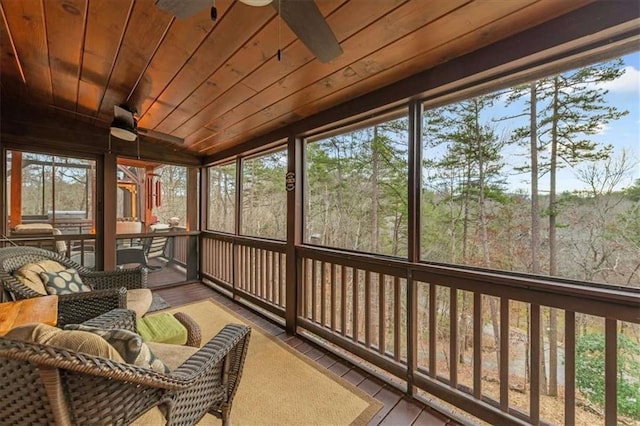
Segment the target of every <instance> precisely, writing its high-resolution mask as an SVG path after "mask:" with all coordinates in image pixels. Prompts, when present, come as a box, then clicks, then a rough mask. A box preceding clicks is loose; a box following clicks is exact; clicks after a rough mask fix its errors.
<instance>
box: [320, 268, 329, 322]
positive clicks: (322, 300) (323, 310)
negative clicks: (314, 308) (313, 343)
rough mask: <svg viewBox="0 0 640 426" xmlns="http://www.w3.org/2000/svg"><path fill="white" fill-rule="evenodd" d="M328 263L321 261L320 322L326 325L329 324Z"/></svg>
mask: <svg viewBox="0 0 640 426" xmlns="http://www.w3.org/2000/svg"><path fill="white" fill-rule="evenodd" d="M326 267H327V264H326V263H325V262H321V263H320V324H321V325H322V326H323V327H324V326H326V325H327V322H326V320H327V313H326V310H327V302H326V299H327V291H326V290H327V288H326V287H327V270H326Z"/></svg>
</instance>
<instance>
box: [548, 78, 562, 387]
mask: <svg viewBox="0 0 640 426" xmlns="http://www.w3.org/2000/svg"><path fill="white" fill-rule="evenodd" d="M558 83H559V82H558V77H555V78H554V94H553V122H552V128H551V159H550V170H549V275H551V276H557V275H558V258H557V252H558V247H557V241H556V218H557V215H558V205H557V201H556V172H557V164H558V115H559V114H560V112H559V100H558ZM547 394H548V395H552V396H556V395H558V314H557V312H556V310H555V309H550V312H549V389H548V393H547Z"/></svg>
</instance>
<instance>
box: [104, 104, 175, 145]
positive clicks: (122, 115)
mask: <svg viewBox="0 0 640 426" xmlns="http://www.w3.org/2000/svg"><path fill="white" fill-rule="evenodd" d="M135 112H136V111H135V108H129V107H127V106H126V105H123V106H118V105H114V106H113V121H112V122H111V126H110V132H111V136H115V137H116V138H118V139H123V140H125V141H131V142H133V141H135V140H136V139H138V136H139V135H142V136H147V137H150V138H153V139H159V140H162V141H165V142H169V143H173V144H183V143H184V139H182V138H178V137H176V136H172V135H169V134H167V133H161V132H156V131H155V130H151V129H145V128H143V127H138V121H137V120H136V118H135V115H134V114H135Z"/></svg>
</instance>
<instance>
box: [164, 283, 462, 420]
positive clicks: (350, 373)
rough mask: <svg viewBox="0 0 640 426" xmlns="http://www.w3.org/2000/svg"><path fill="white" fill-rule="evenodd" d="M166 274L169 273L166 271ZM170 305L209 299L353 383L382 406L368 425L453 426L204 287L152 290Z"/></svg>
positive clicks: (332, 356) (431, 410)
mask: <svg viewBox="0 0 640 426" xmlns="http://www.w3.org/2000/svg"><path fill="white" fill-rule="evenodd" d="M167 272H169V271H167ZM154 292H155V293H157V294H158V295H160V296H161V297H162V298H163V299H164V300H166V301H167V303H169V304H170V305H171V306H179V305H182V304H185V303H190V302H195V301H198V300H203V299H207V298H212V299H214V300H216V301H217V302H219V303H220V304H222V305H224V306H227V307H228V308H230V309H232V310H233V311H235V312H236V313H238V314H240V315H241V316H243V317H244V318H246V319H248V320H250V321H252V322H253V323H255V324H257V325H258V326H260V327H261V328H262V329H263V330H264V331H265V332H267V333H269V334H272V335H273V336H276V337H277V338H278V339H281V340H282V341H284V342H285V343H286V344H288V345H290V346H291V347H292V348H294V349H296V350H297V351H299V352H300V353H302V354H304V355H305V356H306V357H307V358H309V359H310V360H312V361H314V362H315V363H316V364H317V365H318V367H319V368H323V369H327V370H329V371H330V372H332V373H333V374H336V375H337V376H340V377H342V378H344V379H345V380H347V381H348V382H350V383H353V384H354V385H356V386H357V387H359V388H360V389H362V390H363V391H364V392H366V393H368V394H369V395H372V396H373V397H374V398H376V399H377V400H378V401H380V402H381V403H382V404H384V406H383V407H382V409H381V410H380V411H379V412H378V413H377V414H376V415H375V416H374V417H373V419H372V420H371V422H370V424H371V425H430V426H431V425H456V424H457V423H455V422H454V421H452V420H450V419H448V418H447V417H446V416H444V415H443V414H441V413H439V412H437V411H435V410H434V409H432V408H430V407H428V406H425V404H423V403H421V402H419V401H416V400H414V399H412V398H409V397H407V396H406V395H403V394H402V393H401V392H399V391H398V390H396V389H395V388H393V387H391V386H389V385H386V384H384V383H382V382H381V381H379V380H378V379H376V378H374V377H373V376H371V375H369V374H367V373H366V372H365V371H363V370H362V369H360V368H358V367H356V366H354V365H352V364H349V363H347V362H345V361H343V360H341V359H338V358H337V357H335V356H334V355H332V354H330V353H328V352H327V351H325V350H323V349H321V348H319V347H318V346H316V345H315V344H313V343H312V342H309V341H308V340H306V339H304V338H301V337H297V336H290V335H287V334H286V333H285V331H284V329H283V328H282V327H281V326H279V325H278V324H275V323H273V322H272V321H270V320H268V319H266V318H264V317H262V316H261V315H259V314H256V313H254V312H252V311H251V310H249V309H246V308H244V307H242V306H240V305H239V304H236V303H235V302H233V301H232V300H231V299H229V298H228V297H226V296H224V295H222V294H220V293H218V292H217V291H215V290H214V289H212V288H210V287H209V286H207V285H204V284H200V283H194V284H185V285H181V286H176V287H172V288H162V289H156V290H154Z"/></svg>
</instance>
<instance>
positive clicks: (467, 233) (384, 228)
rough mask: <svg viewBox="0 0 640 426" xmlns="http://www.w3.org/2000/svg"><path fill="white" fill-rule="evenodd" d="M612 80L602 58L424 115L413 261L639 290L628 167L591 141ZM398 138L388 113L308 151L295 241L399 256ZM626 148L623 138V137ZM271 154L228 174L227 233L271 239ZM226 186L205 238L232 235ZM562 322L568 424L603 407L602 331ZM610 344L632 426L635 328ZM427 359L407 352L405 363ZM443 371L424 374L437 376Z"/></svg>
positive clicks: (630, 158) (611, 111) (493, 339)
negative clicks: (569, 340) (615, 347)
mask: <svg viewBox="0 0 640 426" xmlns="http://www.w3.org/2000/svg"><path fill="white" fill-rule="evenodd" d="M624 72H625V67H624V62H623V61H622V60H612V61H608V62H605V63H600V64H595V65H592V66H589V67H585V68H580V69H577V70H572V71H568V72H566V73H563V74H560V75H555V76H550V77H547V78H544V79H540V80H537V81H534V82H531V83H529V84H525V85H521V86H517V87H513V88H509V89H506V90H500V91H498V92H496V93H490V94H486V95H482V96H478V97H476V98H472V99H466V100H463V101H460V102H457V103H454V104H450V105H445V106H440V107H435V108H429V107H428V106H425V112H424V115H423V129H424V134H423V146H422V166H423V167H422V185H421V199H422V207H421V209H422V210H421V227H420V246H421V260H423V261H430V262H438V263H444V264H457V265H464V266H472V267H480V268H488V269H494V270H495V269H497V270H504V271H513V272H518V273H528V274H537V275H549V276H555V277H561V278H567V279H573V280H577V281H580V282H584V283H585V284H586V283H594V285H598V284H608V285H615V286H627V287H640V257H639V256H638V253H639V251H640V179H638V172H637V171H638V154H639V153H638V151H637V150H630V149H627V148H623V146H624V145H625V143H621V142H625V141H620V140H610V141H606V136H607V132H605V129H607V128H609V127H613V126H616V123H617V122H618V121H621V120H623V119H624V117H626V116H627V114H628V111H627V110H625V109H623V108H619V107H618V106H617V105H615V104H612V103H611V102H610V101H609V97H608V96H607V89H606V83H607V82H611V81H614V80H616V79H619V78H621V77H622V76H623V74H624ZM407 126H408V119H407V117H406V114H405V115H404V116H403V115H402V114H400V115H399V116H397V118H395V119H392V120H388V121H385V122H380V123H376V124H374V125H370V126H366V127H364V128H361V129H357V130H352V131H349V132H346V133H343V134H337V135H332V136H330V137H326V138H321V139H318V140H313V141H308V143H307V144H306V146H305V149H306V152H305V176H304V185H305V187H304V215H305V218H304V231H305V242H307V243H311V244H318V245H322V246H327V247H335V248H343V249H347V250H354V251H359V252H365V253H377V254H382V255H390V256H398V257H406V255H407V219H408V218H407V214H408V207H407V206H408V204H407V201H408V200H407V197H408V182H407V176H408V152H407V151H408V142H407V141H408V139H409V137H408V129H407ZM630 137H632V138H635V140H636V141H637V140H638V134H637V126H636V127H635V134H632V135H631V136H630ZM603 139H605V141H604V142H603ZM626 142H629V141H626ZM626 145H627V146H628V145H631V146H632V147H633V146H634V145H633V143H631V144H630V143H626ZM635 146H637V144H636V145H635ZM285 156H286V152H285V151H278V152H275V153H270V154H268V155H266V156H264V157H260V156H258V157H255V158H253V159H251V160H250V161H251V162H250V166H248V167H247V166H246V163H245V167H246V169H245V168H243V170H242V176H243V179H245V180H247V179H248V182H249V184H248V185H247V186H246V187H245V186H242V195H243V196H242V203H243V205H242V212H243V221H242V229H241V232H240V233H241V234H246V235H255V236H260V237H267V238H276V239H284V238H285V234H283V232H284V231H283V227H284V225H285V219H286V218H285V216H284V215H285V213H286V211H285V210H284V200H285V198H284V197H285V192H284V185H283V184H282V181H283V176H284V174H285V173H286V162H285V161H284V158H285ZM235 173H236V170H235V164H227V165H223V166H216V167H212V168H210V179H211V181H210V183H211V185H210V191H211V192H210V204H211V207H212V211H214V212H223V214H222V215H216V213H214V214H213V216H212V213H211V212H210V218H209V219H210V220H209V226H210V228H211V229H214V230H223V231H226V232H234V226H233V219H232V218H233V217H234V212H235V208H234V204H235V195H236V192H235V191H236V182H235ZM516 181H517V182H518V183H519V185H516V184H514V183H515V182H516ZM523 181H526V182H525V183H526V185H524V186H523V185H522V182H523ZM258 185H259V190H256V188H257V186H258ZM352 279H353V277H351V278H349V280H348V283H353V281H352ZM442 290H445V289H442ZM349 291H350V292H355V291H360V289H354V288H350V289H349ZM420 294H422V297H421V298H420V300H419V301H418V304H419V305H420V306H422V307H423V308H422V309H423V310H422V312H426V307H427V304H428V300H427V295H426V294H425V293H424V292H420ZM438 295H439V296H438V303H437V304H436V306H437V309H438V314H437V317H438V323H437V325H438V327H437V331H436V332H437V334H438V340H437V341H438V348H433V350H438V351H439V353H438V358H439V359H442V360H446V359H448V347H449V346H448V345H449V343H448V339H449V336H448V329H449V321H450V318H449V306H448V304H449V297H448V296H447V295H440V293H438ZM470 296H471V295H470V294H466V293H465V292H462V291H459V292H458V295H457V299H458V308H459V309H461V312H460V313H459V315H460V318H459V319H458V324H459V327H460V333H459V334H460V336H461V337H460V350H459V352H460V360H459V364H460V369H461V370H463V369H464V368H466V367H465V366H467V367H468V366H470V364H471V362H472V359H471V358H472V347H471V346H470V345H469V343H468V342H469V341H470V340H471V339H470V337H469V336H470V334H471V333H472V330H471V322H470V321H466V320H464V318H469V317H470V312H471V311H470V309H472V306H473V303H472V300H471V299H470ZM349 297H353V294H352V293H351V294H350V295H349ZM360 297H362V295H361V296H360ZM496 304H497V301H496V300H495V298H489V297H485V298H483V304H482V310H483V321H485V325H486V327H483V333H484V337H483V340H482V342H483V353H485V359H486V360H487V363H488V364H487V365H493V370H492V368H488V369H487V370H486V375H485V377H484V379H485V381H486V382H487V384H486V388H487V389H490V388H491V383H493V382H494V381H495V377H496V374H497V369H496V366H497V364H499V362H500V361H499V355H498V354H499V342H498V341H497V336H498V335H499V325H498V323H499V313H498V312H497V306H496ZM405 309H406V306H403V312H404V311H405ZM425 315H426V314H425ZM424 318H426V317H424ZM510 318H511V324H510V351H511V352H510V354H511V355H513V356H514V357H516V358H518V357H519V358H518V359H517V361H516V362H514V365H515V366H514V367H513V368H510V373H511V374H512V375H513V382H514V383H519V384H518V385H514V389H512V391H513V392H515V394H514V397H513V398H514V400H517V399H518V396H517V395H519V394H523V395H524V394H526V393H527V392H528V387H527V386H528V385H529V381H530V377H529V367H528V363H529V362H530V361H529V356H530V354H529V351H530V344H531V342H530V338H529V332H530V326H531V325H530V305H528V304H525V303H514V304H513V305H512V307H511V316H510ZM425 321H426V320H425ZM541 321H542V325H541V326H542V329H543V330H545V333H544V338H543V340H542V342H541V350H542V352H543V354H542V355H543V356H542V357H541V360H542V363H543V365H542V369H543V371H544V372H545V374H544V375H543V376H544V377H543V378H542V383H541V392H542V394H543V395H545V398H546V399H545V401H546V404H547V408H546V409H547V410H548V411H549V412H548V413H545V415H543V418H546V419H549V420H551V421H554V422H560V423H561V422H562V398H563V387H564V378H563V377H562V374H560V373H559V372H561V371H562V364H563V351H564V348H563V344H564V343H563V342H564V339H565V336H564V316H563V312H562V311H560V310H557V309H549V308H544V309H543V310H542V318H541ZM576 323H577V330H576V332H577V340H578V343H577V351H578V358H577V370H578V372H579V373H580V374H579V377H578V378H577V380H578V388H579V390H580V392H582V398H583V399H582V400H581V401H583V402H582V403H580V404H578V405H579V407H581V408H580V410H581V412H582V414H584V416H588V414H589V413H591V414H593V415H595V417H596V418H598V417H599V416H601V414H602V411H601V410H602V406H603V404H604V400H603V393H604V382H603V373H604V370H603V364H602V362H603V358H604V346H603V345H604V337H603V336H604V335H603V327H604V323H603V321H602V319H601V318H595V317H588V316H585V315H578V316H577V318H576ZM360 324H362V321H361V322H360ZM424 324H425V325H426V323H424ZM420 330H421V331H420V332H419V334H420V335H419V339H418V340H419V342H427V341H428V330H427V327H425V326H423V327H421V328H420ZM619 331H620V335H619V346H620V348H621V352H620V358H619V374H620V378H619V390H620V391H619V400H618V405H619V413H620V414H621V415H622V416H623V417H624V418H626V419H636V420H637V419H639V418H640V399H638V398H635V397H634V396H633V395H634V394H636V395H637V393H638V392H640V377H639V373H638V371H640V369H639V368H636V367H640V358H639V357H640V346H639V342H640V330H639V328H638V325H637V324H627V323H624V324H622V323H621V324H619ZM391 332H393V330H392V331H391ZM428 350H429V349H428V348H426V349H425V350H424V352H423V353H422V354H420V353H419V357H420V359H421V360H423V361H424V360H426V357H427V354H428ZM492 354H493V355H492ZM492 356H493V362H491V357H492ZM439 362H440V361H439ZM443 362H444V363H443V365H442V369H440V371H443V370H446V369H447V368H448V365H447V363H446V362H445V361H443ZM594 362H595V364H594ZM483 363H484V360H483ZM483 367H484V365H483ZM492 377H493V379H492ZM492 380H493V382H492ZM554 401H557V402H558V403H555V402H554ZM581 404H582V405H581ZM524 405H526V404H524ZM524 409H525V410H526V407H524ZM585 418H588V417H585ZM631 421H633V420H631Z"/></svg>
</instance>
